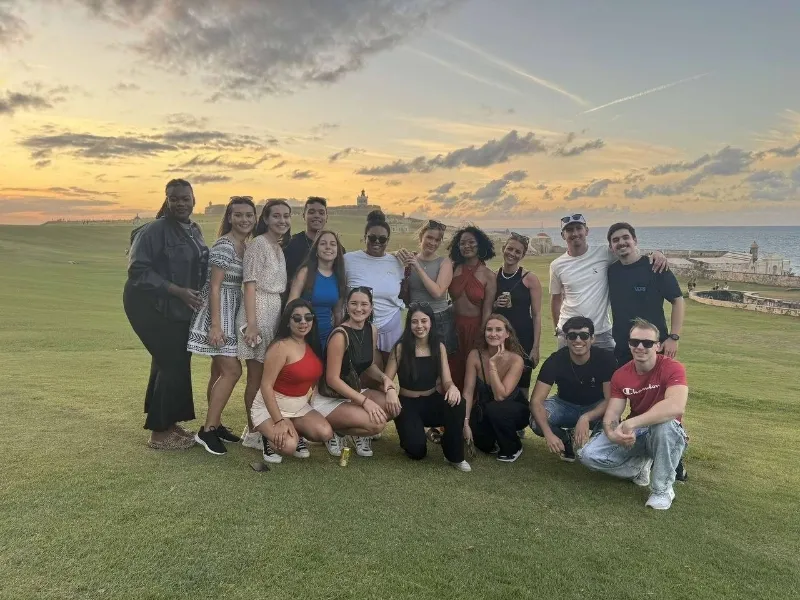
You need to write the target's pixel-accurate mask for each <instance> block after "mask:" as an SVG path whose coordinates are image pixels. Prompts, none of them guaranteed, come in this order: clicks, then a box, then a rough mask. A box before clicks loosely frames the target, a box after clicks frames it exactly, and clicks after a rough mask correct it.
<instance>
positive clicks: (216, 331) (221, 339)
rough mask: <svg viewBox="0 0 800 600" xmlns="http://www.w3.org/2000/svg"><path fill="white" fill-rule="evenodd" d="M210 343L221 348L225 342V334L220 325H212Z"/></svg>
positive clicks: (209, 333)
mask: <svg viewBox="0 0 800 600" xmlns="http://www.w3.org/2000/svg"><path fill="white" fill-rule="evenodd" d="M208 343H209V344H210V345H211V346H214V347H215V348H219V347H220V346H223V345H224V344H225V334H224V333H223V332H222V327H220V326H219V325H216V326H215V325H212V326H211V328H210V329H209V330H208Z"/></svg>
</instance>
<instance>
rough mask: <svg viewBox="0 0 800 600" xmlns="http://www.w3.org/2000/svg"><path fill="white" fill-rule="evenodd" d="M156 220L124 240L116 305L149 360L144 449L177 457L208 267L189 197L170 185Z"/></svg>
mask: <svg viewBox="0 0 800 600" xmlns="http://www.w3.org/2000/svg"><path fill="white" fill-rule="evenodd" d="M166 196H167V197H166V200H164V204H163V206H162V207H161V210H159V211H158V214H157V215H156V220H155V221H152V222H150V223H147V224H146V225H144V226H142V227H140V228H138V229H135V230H134V231H133V233H131V249H130V253H129V263H128V281H127V282H126V283H125V291H124V293H123V296H122V302H123V305H124V306H125V314H126V315H127V317H128V321H130V323H131V327H133V331H134V332H135V333H136V335H137V336H139V339H140V340H142V344H144V347H145V348H146V349H147V351H148V352H149V353H150V356H151V357H152V361H151V363H150V381H149V383H148V384H147V393H146V394H145V400H144V411H145V412H146V413H147V418H146V419H145V423H144V428H145V429H149V430H150V431H151V435H150V441H149V442H148V446H150V447H151V448H154V449H156V450H178V449H185V448H190V447H191V446H193V445H194V434H192V433H190V432H188V431H186V430H185V429H184V428H183V427H181V426H180V425H179V424H178V423H179V422H180V421H191V420H192V419H194V418H195V416H194V400H193V398H192V375H191V363H190V360H191V354H190V353H189V352H188V351H187V350H186V344H187V342H188V341H189V325H190V322H191V319H192V314H193V312H194V310H195V309H197V308H199V307H200V306H201V304H202V301H201V299H200V294H199V292H198V290H199V289H200V288H201V287H202V286H203V283H204V282H205V278H206V271H207V267H208V247H207V246H206V243H205V241H204V240H203V234H202V232H201V231H200V227H198V225H197V224H196V223H194V222H193V221H192V220H191V219H190V218H189V217H190V216H191V214H192V210H193V209H194V192H193V191H192V186H191V185H190V184H189V182H188V181H184V180H182V179H173V180H172V181H170V182H169V183H168V184H167V187H166Z"/></svg>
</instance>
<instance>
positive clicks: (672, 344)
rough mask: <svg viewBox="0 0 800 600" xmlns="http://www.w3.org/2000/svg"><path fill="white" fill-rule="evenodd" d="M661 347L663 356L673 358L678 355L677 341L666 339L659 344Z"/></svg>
mask: <svg viewBox="0 0 800 600" xmlns="http://www.w3.org/2000/svg"><path fill="white" fill-rule="evenodd" d="M661 347H662V348H663V349H664V356H668V357H669V358H675V357H676V356H677V355H678V340H673V339H672V338H667V339H666V340H664V343H663V344H661Z"/></svg>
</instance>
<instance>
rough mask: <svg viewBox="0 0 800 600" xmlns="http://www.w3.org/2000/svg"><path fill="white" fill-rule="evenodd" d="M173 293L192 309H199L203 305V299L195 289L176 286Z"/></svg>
mask: <svg viewBox="0 0 800 600" xmlns="http://www.w3.org/2000/svg"><path fill="white" fill-rule="evenodd" d="M175 295H176V296H177V297H178V298H180V299H181V301H182V302H183V303H184V304H185V305H186V306H188V307H189V308H191V309H192V310H200V308H202V306H203V300H202V298H200V292H198V291H197V290H190V289H189V288H178V289H177V290H176V292H175Z"/></svg>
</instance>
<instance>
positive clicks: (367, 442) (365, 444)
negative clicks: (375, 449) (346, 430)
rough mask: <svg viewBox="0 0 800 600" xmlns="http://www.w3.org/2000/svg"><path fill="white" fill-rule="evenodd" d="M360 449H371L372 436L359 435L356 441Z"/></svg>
mask: <svg viewBox="0 0 800 600" xmlns="http://www.w3.org/2000/svg"><path fill="white" fill-rule="evenodd" d="M356 444H358V447H359V448H360V449H361V450H372V438H369V437H360V438H358V441H357V442H356Z"/></svg>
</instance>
